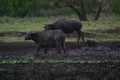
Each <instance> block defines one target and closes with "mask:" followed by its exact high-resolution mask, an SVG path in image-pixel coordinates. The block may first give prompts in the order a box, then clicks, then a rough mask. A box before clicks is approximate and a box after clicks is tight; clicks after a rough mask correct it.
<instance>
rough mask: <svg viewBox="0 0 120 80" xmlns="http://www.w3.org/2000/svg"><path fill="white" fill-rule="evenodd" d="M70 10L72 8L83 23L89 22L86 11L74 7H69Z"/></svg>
mask: <svg viewBox="0 0 120 80" xmlns="http://www.w3.org/2000/svg"><path fill="white" fill-rule="evenodd" d="M67 6H68V7H69V8H71V9H72V10H73V11H75V12H76V14H77V15H78V17H79V20H81V21H87V16H86V12H85V11H81V12H80V11H79V9H77V8H75V7H74V6H73V5H69V4H68V5H67Z"/></svg>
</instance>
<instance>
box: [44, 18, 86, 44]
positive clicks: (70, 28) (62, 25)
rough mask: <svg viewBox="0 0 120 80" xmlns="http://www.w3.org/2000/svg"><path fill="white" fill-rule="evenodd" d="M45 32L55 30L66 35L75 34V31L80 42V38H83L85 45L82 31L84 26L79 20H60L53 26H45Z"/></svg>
mask: <svg viewBox="0 0 120 80" xmlns="http://www.w3.org/2000/svg"><path fill="white" fill-rule="evenodd" d="M44 28H45V30H55V29H61V30H62V31H63V32H64V33H73V32H74V31H76V32H77V34H78V40H77V42H79V39H80V37H82V40H83V42H84V43H85V40H84V36H83V32H82V31H81V28H82V24H81V22H80V21H79V20H76V19H59V20H57V21H56V22H54V23H53V24H45V26H44Z"/></svg>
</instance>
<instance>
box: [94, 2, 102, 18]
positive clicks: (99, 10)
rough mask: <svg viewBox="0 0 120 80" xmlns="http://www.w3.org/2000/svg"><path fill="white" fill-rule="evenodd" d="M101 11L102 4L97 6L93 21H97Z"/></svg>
mask: <svg viewBox="0 0 120 80" xmlns="http://www.w3.org/2000/svg"><path fill="white" fill-rule="evenodd" d="M101 10H102V2H101V3H100V5H99V8H98V11H97V13H96V15H95V19H94V20H98V19H99V17H100V13H101Z"/></svg>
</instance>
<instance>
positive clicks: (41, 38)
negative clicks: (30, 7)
mask: <svg viewBox="0 0 120 80" xmlns="http://www.w3.org/2000/svg"><path fill="white" fill-rule="evenodd" d="M25 40H33V41H34V42H35V43H37V44H38V45H39V47H38V49H37V51H36V53H38V51H39V49H40V48H44V49H45V52H46V53H47V48H48V47H56V49H57V52H59V53H60V52H61V51H60V50H61V49H62V50H63V52H64V53H65V49H64V42H65V34H64V32H63V31H61V30H47V31H41V32H31V33H28V34H27V35H26V37H25Z"/></svg>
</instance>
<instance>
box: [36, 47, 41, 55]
mask: <svg viewBox="0 0 120 80" xmlns="http://www.w3.org/2000/svg"><path fill="white" fill-rule="evenodd" d="M39 50H40V45H39V46H38V49H37V51H36V54H37V53H38V52H39Z"/></svg>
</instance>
